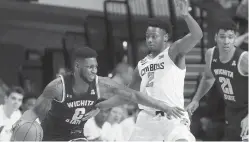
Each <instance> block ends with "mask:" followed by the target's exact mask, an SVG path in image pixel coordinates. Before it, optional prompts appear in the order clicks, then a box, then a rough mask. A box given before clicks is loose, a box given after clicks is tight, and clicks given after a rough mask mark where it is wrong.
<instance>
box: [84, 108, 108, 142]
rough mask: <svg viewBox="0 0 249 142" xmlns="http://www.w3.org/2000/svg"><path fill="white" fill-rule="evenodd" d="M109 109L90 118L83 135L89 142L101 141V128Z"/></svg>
mask: <svg viewBox="0 0 249 142" xmlns="http://www.w3.org/2000/svg"><path fill="white" fill-rule="evenodd" d="M109 111H110V110H109V109H107V110H101V111H100V112H99V113H98V114H97V115H96V116H95V117H93V118H90V119H89V120H88V121H87V122H86V124H85V127H84V134H85V136H86V137H87V139H88V140H90V141H101V140H102V138H101V135H102V127H103V124H104V123H105V121H106V119H107V117H108V115H109Z"/></svg>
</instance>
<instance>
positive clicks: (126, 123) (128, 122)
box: [120, 103, 139, 141]
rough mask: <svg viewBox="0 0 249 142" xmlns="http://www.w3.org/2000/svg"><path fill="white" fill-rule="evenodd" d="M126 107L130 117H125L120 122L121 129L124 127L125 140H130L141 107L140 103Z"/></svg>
mask: <svg viewBox="0 0 249 142" xmlns="http://www.w3.org/2000/svg"><path fill="white" fill-rule="evenodd" d="M125 108H126V110H127V115H128V117H127V118H125V119H124V120H123V121H122V122H121V123H120V125H121V129H122V135H123V140H124V141H128V140H129V139H130V137H131V134H132V132H133V129H134V127H135V123H136V119H137V115H138V112H139V108H138V105H137V104H134V103H131V104H127V105H125Z"/></svg>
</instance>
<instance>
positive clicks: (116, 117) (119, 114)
mask: <svg viewBox="0 0 249 142" xmlns="http://www.w3.org/2000/svg"><path fill="white" fill-rule="evenodd" d="M124 113H125V111H124V108H123V107H114V108H112V109H111V111H110V114H109V116H108V119H107V121H106V122H105V123H104V125H103V129H102V135H101V137H102V140H104V141H122V140H124V138H123V133H122V128H121V125H120V122H121V121H122V120H123V117H124Z"/></svg>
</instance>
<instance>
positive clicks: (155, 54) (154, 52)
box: [150, 44, 168, 58]
mask: <svg viewBox="0 0 249 142" xmlns="http://www.w3.org/2000/svg"><path fill="white" fill-rule="evenodd" d="M167 47H168V46H167V44H166V45H164V46H163V48H161V49H160V50H156V51H151V52H150V55H151V57H152V58H155V57H156V56H157V55H158V54H160V53H162V52H163V51H164V50H165V49H166V48H167Z"/></svg>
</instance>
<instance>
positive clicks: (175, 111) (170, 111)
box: [165, 107, 184, 119]
mask: <svg viewBox="0 0 249 142" xmlns="http://www.w3.org/2000/svg"><path fill="white" fill-rule="evenodd" d="M183 112H184V110H183V109H181V108H179V107H168V108H167V109H166V111H165V113H166V114H167V117H168V118H169V119H171V118H172V116H173V117H175V118H181V117H182V116H183V115H184V114H183Z"/></svg>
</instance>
